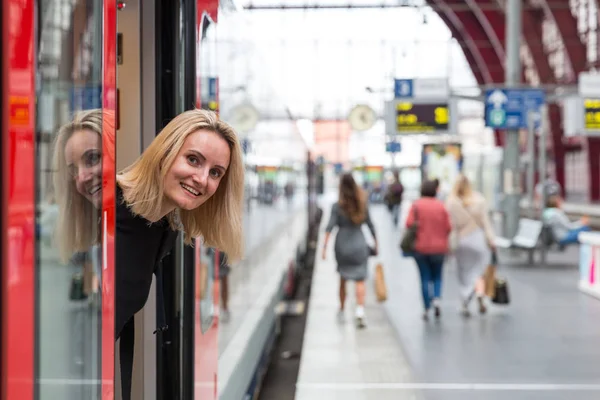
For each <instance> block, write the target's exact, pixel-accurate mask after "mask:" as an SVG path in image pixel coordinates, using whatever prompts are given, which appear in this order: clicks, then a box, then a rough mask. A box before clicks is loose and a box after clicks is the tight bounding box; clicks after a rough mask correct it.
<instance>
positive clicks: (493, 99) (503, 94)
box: [485, 89, 546, 129]
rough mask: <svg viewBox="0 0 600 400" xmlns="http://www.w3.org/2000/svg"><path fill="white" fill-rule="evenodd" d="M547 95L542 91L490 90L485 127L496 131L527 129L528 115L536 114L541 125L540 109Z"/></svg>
mask: <svg viewBox="0 0 600 400" xmlns="http://www.w3.org/2000/svg"><path fill="white" fill-rule="evenodd" d="M545 102H546V94H545V93H544V91H543V90H540V89H490V90H488V91H487V92H486V94H485V125H486V126H489V127H490V128H496V129H520V128H527V125H528V123H527V115H528V114H529V112H530V111H534V112H535V113H536V116H537V118H536V120H535V126H536V127H537V126H539V124H540V122H541V121H540V118H539V115H540V107H541V106H542V105H544V103H545Z"/></svg>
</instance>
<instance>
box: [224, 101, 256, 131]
mask: <svg viewBox="0 0 600 400" xmlns="http://www.w3.org/2000/svg"><path fill="white" fill-rule="evenodd" d="M259 118H260V116H259V114H258V110H257V109H256V108H255V107H254V106H253V105H252V104H240V105H238V106H236V107H234V108H233V110H232V111H231V119H230V123H231V125H232V126H233V128H234V129H235V130H236V131H238V132H248V131H251V130H252V129H254V127H255V126H256V124H258V120H259Z"/></svg>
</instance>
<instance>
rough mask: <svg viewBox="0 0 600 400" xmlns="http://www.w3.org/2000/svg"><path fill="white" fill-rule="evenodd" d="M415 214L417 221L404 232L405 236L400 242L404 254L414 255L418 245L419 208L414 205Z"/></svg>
mask: <svg viewBox="0 0 600 400" xmlns="http://www.w3.org/2000/svg"><path fill="white" fill-rule="evenodd" d="M413 213H414V214H415V220H414V221H413V223H412V225H411V226H409V227H407V228H406V229H405V230H404V235H403V236H402V240H401V241H400V248H401V249H402V251H403V252H404V253H413V252H414V251H415V245H416V243H417V231H418V230H419V222H418V214H417V206H416V205H415V204H413Z"/></svg>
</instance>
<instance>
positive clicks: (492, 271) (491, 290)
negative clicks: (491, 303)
mask: <svg viewBox="0 0 600 400" xmlns="http://www.w3.org/2000/svg"><path fill="white" fill-rule="evenodd" d="M483 280H484V282H485V295H486V296H487V297H488V298H490V299H493V298H494V296H495V295H496V266H495V265H492V264H490V265H488V266H487V268H486V269H485V272H484V273H483Z"/></svg>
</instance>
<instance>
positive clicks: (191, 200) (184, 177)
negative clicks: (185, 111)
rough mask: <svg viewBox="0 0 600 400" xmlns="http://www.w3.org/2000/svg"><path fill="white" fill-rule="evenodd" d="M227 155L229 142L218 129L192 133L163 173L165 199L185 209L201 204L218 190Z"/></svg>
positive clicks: (227, 158) (226, 165) (228, 156)
mask: <svg viewBox="0 0 600 400" xmlns="http://www.w3.org/2000/svg"><path fill="white" fill-rule="evenodd" d="M230 155H231V154H230V151H229V145H228V144H227V142H226V141H225V139H223V138H222V137H221V136H219V135H218V134H217V133H215V132H212V131H207V130H198V131H196V132H193V133H191V134H190V135H189V136H188V137H187V138H186V139H185V142H184V143H183V146H182V147H181V149H180V150H179V153H178V154H177V157H176V158H175V161H173V164H172V165H171V168H170V169H169V171H168V172H167V174H166V175H165V178H164V193H165V200H166V201H167V202H168V203H169V204H170V205H172V206H174V207H177V208H181V209H184V210H193V209H195V208H198V207H200V206H201V205H202V204H203V203H204V202H205V201H206V200H208V199H210V197H211V196H212V195H213V194H215V192H216V191H217V188H218V187H219V183H220V182H221V179H222V178H223V176H224V175H225V172H226V171H227V168H228V167H229V160H230Z"/></svg>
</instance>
